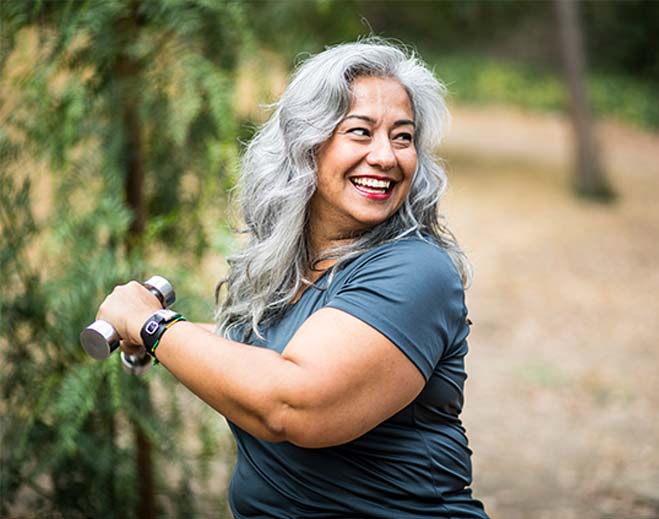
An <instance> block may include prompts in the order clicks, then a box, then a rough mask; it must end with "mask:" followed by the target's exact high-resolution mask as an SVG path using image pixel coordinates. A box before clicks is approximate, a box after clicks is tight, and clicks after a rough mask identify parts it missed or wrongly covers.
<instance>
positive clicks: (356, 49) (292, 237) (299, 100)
mask: <svg viewBox="0 0 659 519" xmlns="http://www.w3.org/2000/svg"><path fill="white" fill-rule="evenodd" d="M363 76H376V77H386V78H392V79H395V80H397V81H398V82H399V83H400V84H401V85H403V87H404V88H405V89H406V91H407V93H408V95H409V97H410V100H411V102H412V108H413V111H414V119H415V134H414V141H415V146H416V149H417V168H416V172H415V175H414V179H413V181H412V185H411V188H410V192H409V194H408V196H407V199H406V200H405V202H404V203H403V205H402V206H401V207H400V209H399V210H398V211H397V212H396V213H395V214H393V215H392V216H391V217H390V218H388V219H387V220H386V221H384V222H382V223H381V224H379V225H377V226H376V227H374V228H372V229H369V230H368V231H366V232H364V233H363V234H361V235H359V236H356V237H355V239H354V240H353V241H352V242H351V243H349V244H348V245H344V246H341V247H337V248H334V249H332V250H330V251H324V253H323V256H322V257H313V256H312V251H311V250H310V243H309V236H308V234H307V232H308V230H307V227H308V213H307V211H308V207H309V201H310V200H311V197H312V196H313V194H314V192H315V190H316V160H315V156H316V151H317V150H318V148H319V147H320V145H321V144H322V143H324V142H325V141H327V139H329V138H330V136H331V135H332V133H333V132H334V129H335V128H336V127H337V125H338V124H339V123H340V121H341V120H342V118H343V117H344V116H345V114H346V113H347V111H348V110H349V108H350V105H351V101H352V93H351V85H352V82H353V81H354V80H355V78H358V77H363ZM444 94H445V89H444V87H443V86H442V85H441V83H439V81H437V79H435V77H434V76H433V74H432V72H430V70H428V68H427V67H426V66H425V65H424V64H423V62H421V61H420V60H419V58H418V57H417V56H415V55H414V53H413V52H412V51H409V50H408V49H405V48H401V47H399V46H396V45H393V44H391V43H389V42H386V41H383V40H381V39H378V38H369V39H366V40H362V41H359V42H356V43H347V44H342V45H337V46H335V47H332V48H329V49H327V50H325V51H324V52H321V53H320V54H317V55H316V56H313V57H311V58H309V59H307V60H306V61H304V63H303V64H302V65H301V66H299V68H298V69H297V71H296V72H295V74H294V76H293V78H292V80H291V82H290V83H289V85H288V87H287V88H286V91H285V92H284V94H283V95H282V97H281V99H280V100H279V102H278V103H277V104H276V105H275V109H274V113H273V114H272V116H271V117H270V119H269V120H268V121H267V122H266V123H265V124H264V125H263V127H262V128H261V129H260V131H259V132H258V133H257V134H256V136H255V137H254V138H253V139H252V140H251V142H250V144H249V145H248V146H247V149H246V151H245V154H244V156H243V161H242V171H241V176H240V181H239V183H238V190H239V198H238V200H239V203H240V208H241V211H242V217H243V219H244V224H245V229H244V233H245V234H246V235H247V238H248V239H247V244H246V246H245V247H244V248H243V249H242V250H241V251H239V252H238V253H236V254H234V255H232V256H231V257H229V258H228V263H229V268H230V271H229V275H228V277H227V278H226V279H225V280H223V281H222V282H221V283H220V284H218V288H217V290H216V298H217V302H218V308H217V313H216V321H217V325H218V332H219V333H221V334H223V335H225V336H231V335H233V332H234V331H237V330H240V332H242V333H241V334H242V335H243V340H244V339H245V338H246V337H247V336H248V335H249V334H250V333H254V334H255V335H256V336H261V334H260V330H259V325H264V324H265V323H267V321H268V320H269V319H272V318H276V317H277V316H278V315H280V314H281V312H282V311H283V310H284V309H285V308H286V306H287V305H288V304H289V303H290V301H291V300H292V299H293V298H294V297H295V295H296V294H297V293H298V292H299V291H300V289H301V288H302V287H303V286H304V285H308V284H309V283H310V282H309V280H307V279H306V278H305V274H308V273H309V272H310V271H311V270H312V269H313V268H314V266H315V265H317V263H318V262H320V261H322V260H324V259H328V258H334V259H336V263H335V264H334V266H333V267H332V273H333V272H335V271H336V270H337V269H340V268H341V266H342V265H344V264H345V263H346V262H347V261H349V260H350V259H352V258H355V257H356V256H359V255H360V254H362V253H363V252H365V251H367V250H369V249H371V248H373V247H376V246H378V245H381V244H383V243H385V242H388V241H392V240H396V239H399V238H402V237H405V236H411V235H416V236H420V237H423V238H427V237H428V236H430V237H432V238H434V240H435V241H436V242H437V243H438V244H439V245H441V246H442V247H444V248H445V249H446V250H447V251H448V253H449V254H450V256H451V258H452V260H453V262H454V264H455V266H456V268H457V270H458V272H459V273H460V275H461V278H462V281H463V283H464V284H465V285H467V284H468V283H469V280H470V277H471V268H470V264H469V262H468V260H467V258H466V256H465V255H464V253H463V252H462V250H461V249H460V247H459V246H458V244H457V241H456V240H455V238H454V236H453V234H452V233H451V232H450V230H449V229H448V228H447V226H446V225H445V223H444V222H443V218H442V217H441V216H440V215H439V213H438V206H439V201H440V198H441V196H442V194H443V193H444V190H445V189H446V184H447V179H446V173H445V172H444V169H443V168H442V166H441V162H440V161H439V160H438V159H437V158H436V157H435V156H434V155H433V153H434V150H435V149H436V147H437V146H438V144H439V142H440V140H441V137H442V135H443V131H444V127H445V124H446V122H447V119H448V112H447V109H446V105H445V104H444ZM330 276H331V273H330ZM224 285H226V287H227V288H228V290H227V292H226V296H225V297H224V298H222V297H221V291H220V289H221V288H222V286H224Z"/></svg>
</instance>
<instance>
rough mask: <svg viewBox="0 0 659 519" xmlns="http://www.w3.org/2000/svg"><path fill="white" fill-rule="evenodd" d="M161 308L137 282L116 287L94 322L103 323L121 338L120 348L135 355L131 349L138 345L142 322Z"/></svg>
mask: <svg viewBox="0 0 659 519" xmlns="http://www.w3.org/2000/svg"><path fill="white" fill-rule="evenodd" d="M161 308H162V305H161V304H160V301H158V298H157V297H156V296H154V295H153V294H152V293H151V292H150V291H149V290H148V289H147V288H145V287H144V286H143V285H142V284H140V283H138V282H137V281H130V282H129V283H127V284H125V285H118V286H116V287H115V288H114V290H113V291H112V293H111V294H110V295H109V296H107V297H106V298H105V300H104V301H103V303H101V306H100V307H99V309H98V313H97V314H96V319H103V320H104V321H107V322H108V323H110V324H111V325H112V326H114V329H115V330H117V333H118V334H119V337H121V339H122V341H121V347H122V349H123V350H124V351H126V352H127V353H135V350H136V349H139V348H135V346H137V345H139V346H140V347H141V345H142V339H141V337H140V330H141V328H142V325H143V324H144V322H145V321H146V320H147V319H148V318H149V317H150V316H151V315H152V314H153V313H154V312H156V311H157V310H160V309H161Z"/></svg>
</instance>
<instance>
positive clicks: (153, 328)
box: [144, 321, 159, 335]
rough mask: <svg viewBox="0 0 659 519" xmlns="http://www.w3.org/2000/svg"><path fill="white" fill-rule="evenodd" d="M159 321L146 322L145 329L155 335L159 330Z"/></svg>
mask: <svg viewBox="0 0 659 519" xmlns="http://www.w3.org/2000/svg"><path fill="white" fill-rule="evenodd" d="M158 326H159V325H158V322H157V321H149V322H148V323H146V326H145V327H144V331H145V332H146V333H148V334H149V335H153V334H154V333H156V332H157V331H158Z"/></svg>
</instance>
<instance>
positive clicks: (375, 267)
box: [98, 39, 487, 519]
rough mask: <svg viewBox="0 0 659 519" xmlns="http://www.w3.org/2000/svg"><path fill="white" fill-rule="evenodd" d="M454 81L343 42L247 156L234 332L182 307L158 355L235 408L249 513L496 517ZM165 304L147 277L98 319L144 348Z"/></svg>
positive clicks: (399, 53) (312, 64)
mask: <svg viewBox="0 0 659 519" xmlns="http://www.w3.org/2000/svg"><path fill="white" fill-rule="evenodd" d="M442 94H443V89H442V87H441V85H440V83H438V82H437V80H436V79H435V78H434V77H433V75H432V73H431V72H430V71H429V70H428V69H427V68H426V67H425V66H424V65H423V64H422V63H421V62H420V61H419V60H418V58H416V57H415V56H414V55H412V54H411V53H408V52H406V51H405V50H403V49H401V48H398V47H396V46H393V45H390V44H388V43H386V42H383V41H381V40H373V39H372V40H366V41H362V42H358V43H352V44H345V45H339V46H337V47H333V48H330V49H328V50H326V51H325V52H322V53H320V54H318V55H317V56H315V57H313V58H311V59H309V60H307V61H306V62H305V63H304V64H302V65H301V67H300V68H299V69H298V71H297V72H296V74H295V76H294V77H293V79H292V81H291V83H290V85H289V87H288V88H287V90H286V92H285V93H284V95H283V96H282V99H281V100H280V102H279V103H278V105H277V108H276V110H275V112H274V113H273V115H272V117H271V118H270V120H269V121H268V122H267V123H266V124H265V125H264V127H263V128H262V129H261V130H260V131H259V133H258V134H257V135H256V137H255V138H254V139H253V140H252V142H251V143H250V145H249V146H248V148H247V150H246V152H245V155H244V159H243V164H242V172H241V183H240V189H241V200H240V202H241V207H242V211H243V217H244V220H245V225H246V228H245V232H246V234H247V236H248V238H249V240H248V242H247V244H246V246H245V248H244V249H243V250H241V251H240V252H238V253H237V254H236V255H234V256H233V257H231V258H229V265H230V272H229V276H228V278H227V279H226V280H225V281H224V282H223V284H222V285H221V286H225V287H226V289H227V290H226V294H223V293H222V292H221V291H219V289H218V294H219V297H218V303H219V304H218V310H217V316H216V317H217V333H216V334H213V333H212V332H210V331H209V330H208V329H207V328H206V327H204V326H200V325H198V324H194V323H189V322H185V321H176V323H175V324H172V325H171V326H168V327H166V328H164V331H163V333H162V334H161V336H160V337H159V339H160V340H159V342H158V343H157V351H156V350H155V348H154V349H152V350H151V351H150V353H151V354H152V355H153V356H156V355H157V358H158V360H159V361H160V363H161V364H162V365H163V366H164V367H165V368H167V369H168V370H170V371H171V372H172V373H173V374H174V375H175V376H176V377H177V378H178V379H179V380H180V381H181V382H182V383H183V384H184V385H186V386H187V387H188V388H189V389H190V390H191V391H193V392H194V393H195V394H197V395H198V396H199V397H200V398H201V399H203V400H204V401H205V402H207V403H208V404H209V405H210V406H212V407H213V408H214V409H216V410H217V411H218V412H219V413H220V414H222V415H224V417H225V418H226V419H227V421H228V422H229V425H230V427H231V429H232V431H233V433H234V436H235V438H236V442H237V445H238V462H237V466H236V470H235V473H234V475H233V478H232V481H231V488H230V503H231V507H232V510H233V513H234V515H235V517H236V518H238V519H241V518H248V517H259V518H260V517H287V518H288V517H319V518H320V517H326V518H330V517H379V518H392V517H395V518H403V519H404V518H410V519H412V518H415V519H420V518H427V517H446V518H449V517H451V518H457V517H461V518H478V519H483V518H486V517H487V515H486V514H485V512H484V510H483V506H482V504H481V503H480V502H479V501H477V500H476V499H474V498H473V497H472V494H471V490H470V488H469V486H470V484H471V464H470V454H471V451H470V450H469V447H468V442H467V438H466V436H465V432H464V429H463V427H462V425H461V422H460V417H459V416H460V412H461V410H462V406H463V386H464V380H465V378H466V374H465V369H464V357H465V355H466V353H467V341H466V338H467V335H468V334H469V325H468V319H467V309H466V307H465V304H464V283H466V282H467V281H468V278H469V268H468V262H467V260H466V258H465V257H464V255H463V254H462V252H461V250H460V248H459V247H458V244H457V243H456V241H455V239H454V238H453V236H452V234H451V233H450V231H449V230H448V229H447V228H446V227H445V226H444V225H443V224H442V222H441V219H440V217H439V214H438V209H439V200H440V198H441V194H442V192H443V190H444V188H445V186H446V176H445V174H444V171H443V170H442V168H441V167H440V165H439V164H438V162H437V161H436V160H435V159H434V158H433V155H432V152H433V150H434V149H435V147H436V146H437V144H438V143H439V140H440V137H441V135H442V128H443V119H444V116H445V107H444V102H443V98H442ZM158 306H159V304H158V302H157V301H156V300H155V297H154V296H153V295H152V294H151V293H150V292H148V291H147V290H146V289H144V287H142V286H141V285H140V284H139V283H136V282H130V283H128V284H127V285H123V286H120V287H117V288H115V290H114V292H113V293H112V294H111V295H110V296H108V298H107V299H106V301H105V302H104V303H103V305H101V308H100V309H99V313H98V318H101V319H104V320H106V321H108V322H110V323H112V324H113V325H114V326H115V328H116V329H117V331H118V333H119V335H120V336H121V337H122V338H123V343H122V347H123V348H124V349H126V350H130V349H134V348H136V347H143V343H142V339H141V334H140V331H141V329H142V327H143V325H144V323H146V322H148V320H149V318H150V317H151V316H152V315H153V313H154V312H155V311H156V310H158ZM165 332H166V333H165Z"/></svg>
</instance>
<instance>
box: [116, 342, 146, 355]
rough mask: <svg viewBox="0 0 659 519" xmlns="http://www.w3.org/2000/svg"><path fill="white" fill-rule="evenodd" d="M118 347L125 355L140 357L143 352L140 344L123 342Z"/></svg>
mask: <svg viewBox="0 0 659 519" xmlns="http://www.w3.org/2000/svg"><path fill="white" fill-rule="evenodd" d="M119 347H120V348H121V351H123V352H124V353H125V354H126V355H140V354H141V353H142V352H143V351H144V346H142V345H141V344H131V343H129V342H128V341H124V340H122V341H121V342H119Z"/></svg>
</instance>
